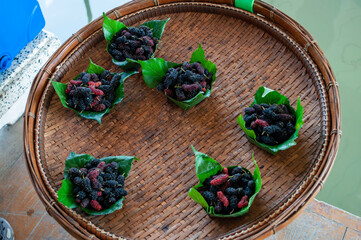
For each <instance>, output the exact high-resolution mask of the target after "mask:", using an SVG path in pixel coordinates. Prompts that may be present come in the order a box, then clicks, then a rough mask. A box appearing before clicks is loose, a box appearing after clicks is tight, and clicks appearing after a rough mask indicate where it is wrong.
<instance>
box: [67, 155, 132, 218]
mask: <svg viewBox="0 0 361 240" xmlns="http://www.w3.org/2000/svg"><path fill="white" fill-rule="evenodd" d="M118 168H119V165H118V163H116V162H112V163H108V164H106V163H105V162H104V161H100V160H99V159H93V160H92V161H91V162H89V163H87V164H86V166H85V167H84V168H81V169H77V168H70V169H69V178H70V181H71V182H72V183H73V185H74V188H73V196H74V198H75V202H76V203H78V204H80V206H81V207H83V208H89V209H94V210H96V211H101V210H102V209H107V208H109V207H110V206H111V205H113V204H114V203H116V202H117V201H118V200H119V199H121V198H122V197H124V196H126V195H127V191H126V190H124V180H125V179H124V176H123V175H122V174H119V171H118Z"/></svg>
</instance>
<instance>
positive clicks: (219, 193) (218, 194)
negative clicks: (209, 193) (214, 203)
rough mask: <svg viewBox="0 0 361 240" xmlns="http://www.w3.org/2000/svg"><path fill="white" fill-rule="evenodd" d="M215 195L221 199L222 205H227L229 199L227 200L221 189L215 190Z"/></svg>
mask: <svg viewBox="0 0 361 240" xmlns="http://www.w3.org/2000/svg"><path fill="white" fill-rule="evenodd" d="M217 197H218V199H219V201H221V202H222V203H223V206H225V207H228V205H229V201H228V198H227V197H226V196H225V195H224V194H223V192H221V191H219V192H217Z"/></svg>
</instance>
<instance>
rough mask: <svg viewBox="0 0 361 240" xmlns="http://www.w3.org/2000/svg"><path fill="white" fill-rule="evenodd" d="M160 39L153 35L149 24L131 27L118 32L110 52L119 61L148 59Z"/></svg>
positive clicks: (111, 44) (110, 46)
mask: <svg viewBox="0 0 361 240" xmlns="http://www.w3.org/2000/svg"><path fill="white" fill-rule="evenodd" d="M157 43H158V39H157V38H156V37H153V31H152V30H151V29H150V28H149V27H147V26H144V25H142V26H140V27H138V28H135V27H130V28H128V29H123V30H120V31H119V32H117V33H116V34H115V35H114V37H113V39H112V41H111V43H110V45H109V49H108V52H109V54H110V55H111V56H112V57H113V58H114V59H115V60H117V61H125V60H126V59H127V58H130V59H134V60H148V59H150V58H151V57H152V55H153V53H154V51H155V49H156V45H157Z"/></svg>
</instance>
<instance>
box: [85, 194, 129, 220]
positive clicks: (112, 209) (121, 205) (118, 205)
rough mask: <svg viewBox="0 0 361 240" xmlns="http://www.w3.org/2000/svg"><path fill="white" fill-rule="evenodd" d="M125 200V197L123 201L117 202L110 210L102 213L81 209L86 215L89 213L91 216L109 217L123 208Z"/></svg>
mask: <svg viewBox="0 0 361 240" xmlns="http://www.w3.org/2000/svg"><path fill="white" fill-rule="evenodd" d="M123 200H124V197H122V198H121V199H119V200H118V201H116V202H115V203H114V204H113V205H111V206H110V207H109V208H107V209H104V210H101V211H96V210H93V209H89V208H83V207H80V208H81V210H83V211H84V212H85V213H87V214H88V215H90V216H98V215H107V214H110V213H113V212H115V211H117V210H119V209H121V208H123Z"/></svg>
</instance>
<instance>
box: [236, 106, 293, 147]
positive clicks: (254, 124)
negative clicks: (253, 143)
mask: <svg viewBox="0 0 361 240" xmlns="http://www.w3.org/2000/svg"><path fill="white" fill-rule="evenodd" d="M244 112H245V115H244V117H243V120H244V121H245V123H246V128H247V129H249V130H253V131H254V132H255V134H256V140H257V141H258V142H260V143H264V144H267V145H270V146H274V145H278V144H281V143H283V142H285V141H286V140H288V139H289V138H290V137H291V136H292V134H293V133H294V132H295V122H296V117H295V115H294V114H292V112H291V111H290V109H289V107H288V106H287V105H285V104H280V105H276V104H273V105H269V104H265V103H262V104H256V103H255V104H253V106H252V107H248V108H246V109H245V110H244Z"/></svg>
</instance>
